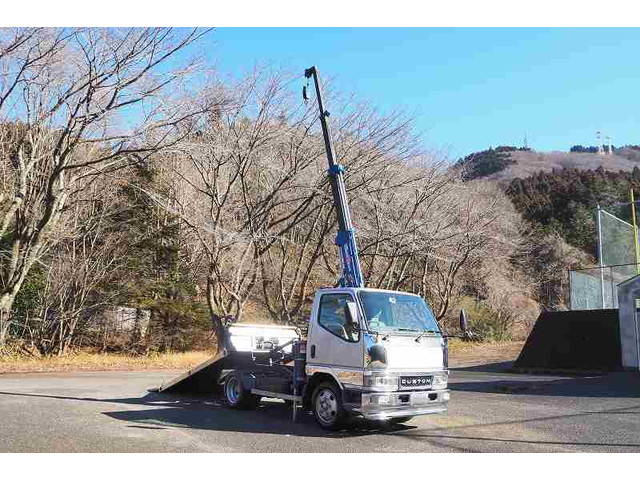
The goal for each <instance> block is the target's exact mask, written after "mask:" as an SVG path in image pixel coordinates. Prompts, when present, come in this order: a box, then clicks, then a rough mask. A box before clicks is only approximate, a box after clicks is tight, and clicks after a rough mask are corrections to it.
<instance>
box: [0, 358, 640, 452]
mask: <svg viewBox="0 0 640 480" xmlns="http://www.w3.org/2000/svg"><path fill="white" fill-rule="evenodd" d="M171 375H172V373H168V372H91V373H64V374H5V375H0V422H1V423H0V425H1V428H0V431H1V434H0V452H200V451H206V452H478V451H481V452H539V451H542V452H575V451H588V452H640V376H639V375H633V374H615V375H609V376H603V377H593V378H570V377H558V376H529V375H517V374H505V373H489V372H486V371H478V370H474V369H473V368H470V369H458V370H455V371H453V373H452V382H451V388H452V397H451V403H450V409H449V413H447V414H444V415H431V416H425V417H419V418H417V419H414V420H412V421H411V422H409V423H407V424H406V425H404V426H395V427H390V426H384V425H382V426H380V425H375V424H371V423H366V422H357V423H356V425H355V426H354V428H353V429H352V430H351V431H348V432H338V433H327V432H324V431H323V430H321V429H320V428H319V427H317V426H316V424H315V422H314V421H313V418H311V417H305V418H303V419H302V420H301V421H299V422H298V423H295V424H294V423H292V422H291V421H290V420H289V415H290V413H289V410H288V409H287V408H286V407H285V405H284V403H281V402H279V401H275V400H274V401H263V402H262V406H261V407H260V408H259V409H258V410H257V411H255V412H236V411H233V410H228V409H226V408H224V407H222V406H221V403H220V401H219V400H216V399H202V398H185V397H175V396H167V395H161V394H148V393H146V389H147V388H148V387H152V386H155V385H158V384H159V383H160V382H161V381H162V380H165V379H167V378H169V377H171Z"/></svg>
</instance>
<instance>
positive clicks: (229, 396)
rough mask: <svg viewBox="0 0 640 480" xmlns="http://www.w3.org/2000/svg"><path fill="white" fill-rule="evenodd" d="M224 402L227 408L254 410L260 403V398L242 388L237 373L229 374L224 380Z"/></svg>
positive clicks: (240, 379)
mask: <svg viewBox="0 0 640 480" xmlns="http://www.w3.org/2000/svg"><path fill="white" fill-rule="evenodd" d="M224 401H225V403H226V404H227V406H228V407H229V408H235V409H238V410H254V409H255V408H257V407H258V403H260V397H259V396H258V395H253V394H252V393H251V392H249V391H248V390H245V389H244V388H243V386H242V378H240V375H239V374H238V373H230V374H229V375H227V378H225V380H224Z"/></svg>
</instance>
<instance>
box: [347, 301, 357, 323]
mask: <svg viewBox="0 0 640 480" xmlns="http://www.w3.org/2000/svg"><path fill="white" fill-rule="evenodd" d="M345 313H346V315H347V320H348V321H349V323H350V324H351V326H352V327H354V328H360V322H359V321H358V304H357V303H356V302H347V307H346V308H345Z"/></svg>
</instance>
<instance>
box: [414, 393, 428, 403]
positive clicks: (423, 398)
mask: <svg viewBox="0 0 640 480" xmlns="http://www.w3.org/2000/svg"><path fill="white" fill-rule="evenodd" d="M427 395H429V394H428V393H427V392H416V393H412V394H411V405H424V404H425V403H429V398H428V397H427Z"/></svg>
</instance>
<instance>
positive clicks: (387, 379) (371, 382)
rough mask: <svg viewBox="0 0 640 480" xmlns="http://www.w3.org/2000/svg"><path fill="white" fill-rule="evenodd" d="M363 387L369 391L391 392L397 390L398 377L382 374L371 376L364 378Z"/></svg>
mask: <svg viewBox="0 0 640 480" xmlns="http://www.w3.org/2000/svg"><path fill="white" fill-rule="evenodd" d="M364 386H365V387H369V388H370V389H371V390H378V391H380V390H382V391H392V390H397V389H398V376H397V375H385V374H384V373H383V374H375V373H373V374H371V375H367V376H365V377H364Z"/></svg>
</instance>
